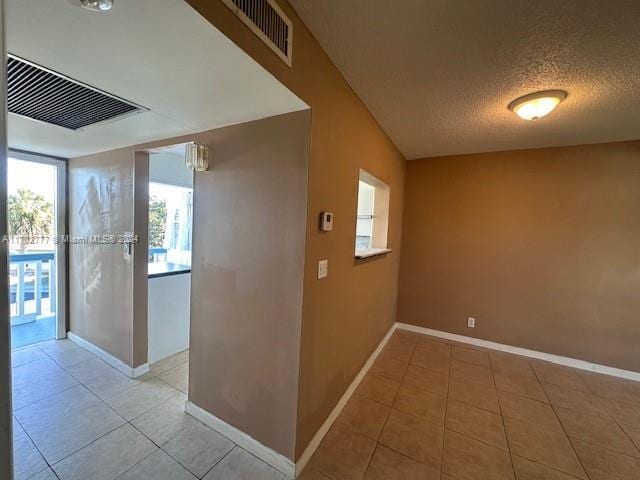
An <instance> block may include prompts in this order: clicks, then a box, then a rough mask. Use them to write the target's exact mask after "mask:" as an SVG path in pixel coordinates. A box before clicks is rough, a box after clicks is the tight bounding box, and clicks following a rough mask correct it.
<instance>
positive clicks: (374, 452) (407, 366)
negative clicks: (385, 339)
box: [363, 336, 417, 478]
mask: <svg viewBox="0 0 640 480" xmlns="http://www.w3.org/2000/svg"><path fill="white" fill-rule="evenodd" d="M391 338H393V336H391ZM391 338H390V339H389V340H391ZM387 345H388V343H387ZM387 345H385V348H386V347H387ZM416 345H417V342H416V343H414V345H413V347H412V348H411V353H410V354H409V359H408V360H407V363H406V366H405V368H404V372H403V373H402V377H401V378H400V380H399V383H398V389H397V390H396V393H395V395H394V396H393V399H392V400H391V405H390V406H389V411H388V412H387V415H386V417H385V419H384V423H383V424H382V429H381V430H380V434H379V435H378V438H376V445H375V447H374V449H373V452H372V453H371V457H370V458H369V461H368V462H367V468H365V469H364V473H363V478H364V477H366V475H367V472H368V471H369V467H370V466H371V461H372V460H373V456H374V455H375V454H376V450H378V446H380V445H381V446H383V447H385V446H384V445H382V444H381V443H380V437H381V436H382V433H383V432H384V429H385V428H386V426H387V423H388V422H389V417H390V416H391V411H392V410H393V405H394V404H395V403H396V398H398V393H399V392H400V387H402V382H403V381H404V378H405V377H406V376H407V370H409V365H411V358H412V357H413V352H414V351H415V349H416ZM383 351H384V350H383ZM380 353H382V352H380ZM403 363H404V362H403ZM385 448H388V447H385ZM394 451H395V450H394Z"/></svg>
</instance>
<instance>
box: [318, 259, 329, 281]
mask: <svg viewBox="0 0 640 480" xmlns="http://www.w3.org/2000/svg"><path fill="white" fill-rule="evenodd" d="M327 275H329V260H327V259H324V260H320V261H319V262H318V280H320V279H321V278H326V277H327Z"/></svg>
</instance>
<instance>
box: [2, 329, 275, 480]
mask: <svg viewBox="0 0 640 480" xmlns="http://www.w3.org/2000/svg"><path fill="white" fill-rule="evenodd" d="M12 357H13V358H12V359H13V403H14V405H13V407H14V410H13V416H14V422H13V424H14V446H13V448H14V463H15V465H14V475H15V479H16V480H27V479H29V480H55V479H61V480H108V479H118V480H134V479H143V480H147V479H148V480H194V479H196V478H200V479H201V478H205V479H206V480H218V479H225V480H241V479H242V480H244V479H251V480H283V479H284V476H283V475H281V474H280V473H279V472H277V471H276V470H274V469H272V468H271V467H270V466H268V465H266V464H265V463H263V462H261V461H260V460H258V459H257V458H255V457H254V456H252V455H251V454H249V453H247V452H245V451H244V450H242V449H241V448H240V447H238V446H236V445H235V444H234V443H233V442H232V441H231V440H229V439H227V438H225V437H224V436H223V435H221V434H219V433H218V432H216V431H214V430H212V429H211V428H209V427H207V426H206V425H204V424H202V423H200V422H199V421H197V420H196V419H194V418H193V417H191V416H189V415H187V414H185V413H184V404H185V401H186V399H187V396H186V393H187V387H188V370H189V365H188V362H189V357H188V352H182V353H179V354H177V355H174V356H172V357H170V358H167V359H165V360H162V361H161V362H158V363H157V364H154V365H152V367H151V372H150V373H148V374H146V375H144V376H143V377H141V378H139V379H135V380H133V379H130V378H128V377H126V376H125V375H123V374H122V373H120V372H119V371H117V370H116V369H114V368H112V367H111V366H109V365H107V364H106V363H104V362H103V361H102V360H100V359H99V358H98V357H96V356H95V355H93V354H92V353H90V352H88V351H87V350H84V349H82V348H80V347H79V346H77V345H76V344H74V343H72V342H70V341H68V340H61V341H56V340H54V341H49V342H45V343H40V344H37V345H34V346H31V347H28V348H23V349H20V350H16V351H14V352H13V355H12Z"/></svg>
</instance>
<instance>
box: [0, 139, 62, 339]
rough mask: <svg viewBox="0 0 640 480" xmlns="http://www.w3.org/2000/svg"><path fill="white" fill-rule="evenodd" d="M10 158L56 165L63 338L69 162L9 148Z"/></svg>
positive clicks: (57, 259)
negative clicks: (64, 239)
mask: <svg viewBox="0 0 640 480" xmlns="http://www.w3.org/2000/svg"><path fill="white" fill-rule="evenodd" d="M10 158H15V159H16V160H24V161H27V162H34V163H41V164H44V165H51V166H53V167H55V171H56V189H55V191H56V195H55V203H54V212H55V235H56V236H57V237H58V242H57V243H56V249H55V253H56V257H55V262H56V312H55V313H56V332H55V338H56V339H57V340H61V339H63V338H66V336H67V252H68V248H67V242H66V241H61V240H62V239H63V238H66V234H67V162H66V160H65V159H62V158H57V157H51V156H47V155H43V154H39V153H30V152H24V151H21V150H13V149H9V152H8V154H7V161H8V160H9V159H10Z"/></svg>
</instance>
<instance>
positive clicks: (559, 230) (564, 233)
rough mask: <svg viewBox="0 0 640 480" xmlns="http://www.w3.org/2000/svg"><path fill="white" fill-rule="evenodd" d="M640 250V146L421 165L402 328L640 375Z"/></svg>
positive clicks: (414, 181) (414, 186) (411, 198)
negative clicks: (469, 324) (472, 320)
mask: <svg viewBox="0 0 640 480" xmlns="http://www.w3.org/2000/svg"><path fill="white" fill-rule="evenodd" d="M639 247H640V142H627V143H613V144H603V145H585V146H578V147H568V148H553V149H541V150H527V151H514V152H501V153H488V154H479V155H468V156H457V157H445V158H431V159H424V160H416V161H411V162H408V167H407V183H406V196H405V211H404V232H403V246H402V263H401V269H400V271H401V275H400V293H399V308H398V320H399V321H401V322H407V323H411V324H414V325H420V326H424V327H429V328H435V329H438V330H444V331H447V332H453V333H459V334H463V335H470V336H476V337H479V338H484V339H488V340H492V341H496V342H500V343H506V344H509V345H516V346H519V347H525V348H530V349H534V350H540V351H543V352H549V353H554V354H558V355H565V356H568V357H573V358H579V359H583V360H588V361H592V362H597V363H601V364H605V365H610V366H614V367H619V368H624V369H629V370H634V371H640V355H638V352H640V323H639V322H638V312H640V295H638V292H640V248H639ZM469 315H471V316H475V317H476V318H477V323H476V328H475V330H471V329H468V328H466V319H467V316H469Z"/></svg>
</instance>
